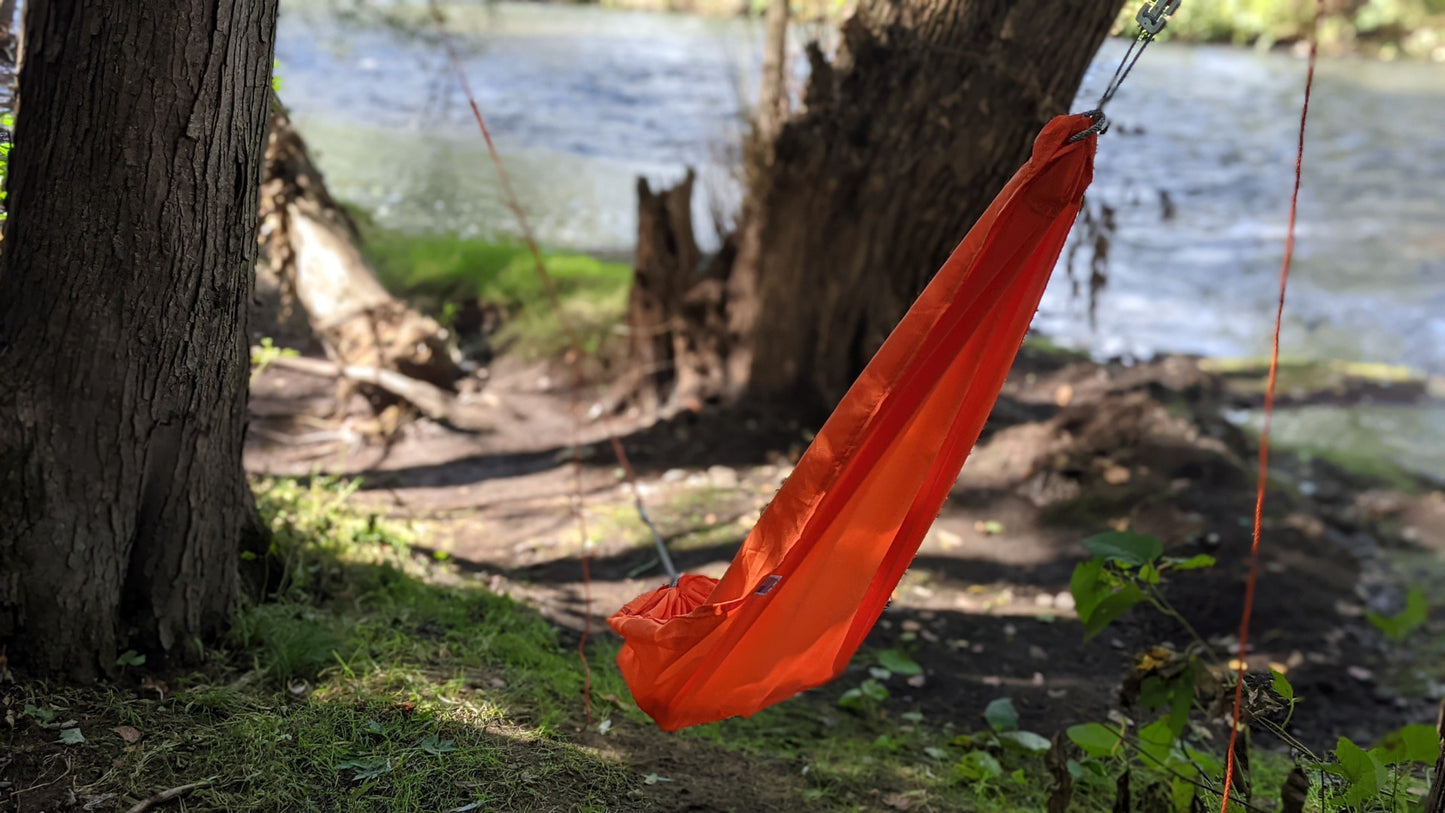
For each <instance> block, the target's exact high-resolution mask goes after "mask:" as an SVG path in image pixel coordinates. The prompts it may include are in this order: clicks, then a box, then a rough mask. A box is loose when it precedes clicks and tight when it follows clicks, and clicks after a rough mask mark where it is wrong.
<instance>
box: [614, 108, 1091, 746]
mask: <svg viewBox="0 0 1445 813" xmlns="http://www.w3.org/2000/svg"><path fill="white" fill-rule="evenodd" d="M1093 123H1094V121H1093V119H1092V118H1090V117H1089V116H1088V115H1074V116H1060V117H1058V118H1055V119H1054V120H1053V121H1051V122H1049V123H1048V124H1047V125H1046V126H1045V127H1044V129H1043V131H1042V132H1041V133H1040V134H1039V136H1038V138H1037V139H1036V140H1035V141H1034V148H1033V154H1032V156H1031V157H1030V158H1029V161H1028V163H1027V164H1025V165H1024V166H1023V168H1022V169H1020V170H1019V171H1018V173H1017V174H1016V175H1014V177H1013V179H1012V180H1011V181H1009V183H1008V185H1007V186H1006V187H1004V189H1003V191H1002V192H1000V193H999V195H998V197H997V198H995V200H994V202H993V203H992V205H990V206H989V208H988V211H987V212H985V213H984V215H983V217H982V218H980V220H979V221H978V223H977V224H975V225H974V227H973V229H972V230H970V231H969V233H968V236H967V237H965V238H964V240H963V242H962V243H961V244H959V246H958V248H957V249H955V250H954V252H953V255H952V256H950V257H949V258H948V261H947V262H946V263H944V265H943V268H942V269H940V270H939V272H938V274H937V275H936V276H935V277H934V279H933V280H932V281H931V282H930V283H929V285H928V287H927V288H926V289H925V290H924V292H923V294H922V295H921V296H920V297H919V298H918V300H917V301H916V302H915V303H914V305H913V307H912V308H910V309H909V311H908V314H907V315H906V316H904V318H903V321H902V322H900V323H899V325H898V327H897V328H895V329H894V331H893V333H892V334H891V335H890V336H889V337H888V340H887V341H886V342H885V343H884V344H883V347H882V348H881V349H879V351H878V353H877V355H875V356H874V358H873V360H872V361H871V362H869V364H868V366H867V368H866V369H864V371H863V373H862V375H860V376H859V378H858V380H857V381H856V382H854V384H853V386H852V387H851V388H850V389H849V391H848V393H847V395H845V396H844V398H843V400H842V402H841V403H840V404H839V405H838V407H837V409H835V410H834V412H833V415H832V416H831V417H830V418H829V419H828V421H827V423H826V424H824V426H823V428H822V430H821V431H820V432H819V433H818V436H817V437H816V438H815V439H814V440H813V443H812V445H811V446H810V447H809V448H808V451H807V452H806V453H805V454H804V455H803V457H802V459H801V460H799V461H798V465H797V467H796V468H795V469H794V471H793V473H792V475H791V476H790V477H789V478H788V480H787V482H785V483H784V484H783V486H782V488H781V489H780V490H779V491H778V494H777V496H776V497H775V498H774V499H773V501H772V503H771V504H770V505H769V506H768V508H767V510H766V511H764V512H763V515H762V517H761V518H760V519H759V520H758V523H757V526H756V527H754V528H753V531H752V533H751V534H749V536H748V538H747V540H746V541H745V542H744V543H743V546H742V548H741V549H740V550H739V551H738V554H737V556H736V557H735V558H734V559H733V561H732V564H731V565H730V566H729V567H728V570H727V572H726V573H725V574H724V575H723V578H722V580H721V581H719V580H716V579H712V578H709V577H707V576H700V575H695V574H686V575H684V576H683V577H682V578H681V580H680V581H679V582H678V583H677V585H676V586H667V587H662V588H659V589H657V590H654V591H652V592H650V593H647V594H645V595H643V596H640V597H638V598H637V599H634V600H633V601H632V602H630V603H628V604H627V605H626V606H625V607H623V608H622V609H621V610H619V611H618V612H617V613H616V614H615V615H613V616H612V617H611V618H610V619H609V621H608V623H609V624H610V625H611V626H612V628H613V629H614V630H616V631H617V632H618V634H620V635H621V636H622V637H623V638H624V639H625V643H624V645H623V647H622V651H621V652H620V653H619V654H618V656H617V662H618V665H619V666H620V667H621V669H622V674H623V676H624V677H625V678H626V680H627V685H628V686H629V687H630V688H631V690H632V694H633V697H634V698H635V699H636V701H637V704H638V706H639V707H641V708H642V710H643V711H645V712H647V713H648V714H649V715H651V716H652V718H653V719H654V720H656V721H657V724H658V726H660V727H661V728H662V729H664V730H667V731H676V730H678V729H680V728H685V727H687V726H692V725H699V724H702V723H708V722H712V721H714V720H721V719H724V718H727V717H732V716H736V715H743V716H748V715H751V714H753V713H755V712H757V711H760V710H762V709H764V708H766V707H768V706H770V705H772V704H774V703H778V702H780V701H783V700H786V699H788V698H790V697H792V696H794V695H796V694H798V693H799V692H802V691H804V690H806V689H810V688H813V687H815V686H819V685H821V684H823V683H826V682H828V681H830V680H832V679H833V678H835V677H837V676H838V675H839V674H841V673H842V671H843V669H844V668H845V667H846V666H847V664H848V660H849V659H850V658H851V657H852V656H853V653H854V652H855V651H856V650H857V649H858V647H859V645H860V644H862V642H863V639H864V637H865V636H866V635H867V634H868V631H869V630H870V629H871V628H872V626H873V624H874V622H876V621H877V620H878V616H879V615H880V614H882V612H883V609H884V607H885V606H886V605H887V603H888V600H889V597H890V595H891V594H892V593H893V590H894V588H895V587H897V585H898V581H899V579H901V578H902V577H903V572H904V571H905V570H906V569H907V568H908V566H909V564H910V563H911V562H912V560H913V557H914V554H916V553H917V552H918V548H919V545H921V544H922V542H923V537H924V535H925V534H926V533H927V532H928V529H929V526H931V525H932V523H933V520H934V519H935V518H936V517H937V516H938V512H939V510H940V509H941V508H942V507H943V503H944V500H945V499H947V497H948V494H949V492H950V491H951V490H952V488H953V485H954V483H955V481H956V480H957V479H958V473H959V471H960V470H961V469H962V468H963V462H964V459H965V458H967V457H968V453H969V451H970V450H971V449H972V448H973V445H974V443H975V442H976V441H977V440H978V436H979V433H980V432H981V431H982V429H983V425H984V421H985V420H986V419H987V418H988V414H989V412H990V411H991V410H992V409H993V405H994V401H995V400H997V398H998V394H999V391H1000V390H1001V389H1002V388H1003V383H1004V378H1005V377H1006V376H1007V375H1008V370H1009V367H1010V366H1012V364H1013V360H1014V356H1015V355H1016V354H1017V353H1018V349H1019V346H1020V345H1021V344H1022V343H1023V338H1024V334H1025V333H1026V332H1027V330H1028V326H1029V322H1030V321H1031V320H1032V319H1033V315H1034V311H1035V310H1036V309H1037V308H1038V303H1039V299H1040V297H1042V296H1043V292H1044V286H1045V284H1046V283H1047V282H1048V279H1049V274H1050V272H1051V271H1052V269H1053V267H1054V263H1055V262H1056V261H1057V260H1058V256H1059V252H1060V251H1061V250H1062V249H1063V245H1064V240H1065V238H1067V237H1068V234H1069V230H1070V229H1071V228H1072V227H1073V223H1074V219H1075V217H1076V216H1077V215H1078V212H1079V207H1080V205H1081V203H1082V201H1083V196H1084V190H1085V189H1086V188H1087V187H1088V185H1089V182H1090V180H1092V178H1093V165H1094V150H1095V147H1096V144H1097V139H1096V137H1095V136H1094V134H1093V133H1090V134H1089V135H1088V136H1087V137H1085V138H1082V139H1079V140H1077V141H1075V142H1073V143H1070V138H1071V137H1072V136H1073V135H1074V134H1076V133H1080V132H1082V131H1084V130H1086V129H1088V128H1089V127H1090V126H1091V125H1092V124H1093Z"/></svg>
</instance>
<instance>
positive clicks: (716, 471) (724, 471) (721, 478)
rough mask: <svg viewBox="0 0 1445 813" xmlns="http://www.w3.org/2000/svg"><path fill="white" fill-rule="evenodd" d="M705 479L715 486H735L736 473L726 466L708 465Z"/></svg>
mask: <svg viewBox="0 0 1445 813" xmlns="http://www.w3.org/2000/svg"><path fill="white" fill-rule="evenodd" d="M707 479H708V481H709V482H711V483H712V485H713V486H714V487H715V488H737V487H738V473H737V470H735V469H730V468H728V467H727V466H709V467H708V470H707Z"/></svg>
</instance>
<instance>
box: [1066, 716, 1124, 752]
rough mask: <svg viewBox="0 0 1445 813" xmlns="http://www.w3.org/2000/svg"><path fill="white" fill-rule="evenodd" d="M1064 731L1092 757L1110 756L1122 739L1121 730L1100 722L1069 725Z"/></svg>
mask: <svg viewBox="0 0 1445 813" xmlns="http://www.w3.org/2000/svg"><path fill="white" fill-rule="evenodd" d="M1064 733H1065V734H1067V735H1068V737H1069V739H1070V740H1073V742H1074V744H1075V745H1077V746H1079V747H1080V748H1082V749H1084V753H1086V754H1088V755H1089V756H1091V757H1106V756H1109V755H1110V754H1112V753H1114V749H1116V748H1118V747H1119V743H1120V741H1121V738H1120V736H1119V732H1117V731H1115V730H1114V729H1112V728H1109V727H1108V726H1104V725H1100V724H1099V723H1084V724H1083V725H1076V726H1069V729H1068V730H1067V731H1065V732H1064Z"/></svg>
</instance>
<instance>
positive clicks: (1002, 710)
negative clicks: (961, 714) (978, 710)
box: [983, 697, 1019, 732]
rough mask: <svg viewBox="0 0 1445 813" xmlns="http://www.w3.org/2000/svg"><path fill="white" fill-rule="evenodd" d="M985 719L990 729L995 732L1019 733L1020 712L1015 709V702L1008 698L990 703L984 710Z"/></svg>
mask: <svg viewBox="0 0 1445 813" xmlns="http://www.w3.org/2000/svg"><path fill="white" fill-rule="evenodd" d="M983 719H985V720H987V721H988V727H989V728H992V729H993V730H994V731H999V732H1004V731H1018V729H1019V713H1018V710H1017V709H1015V708H1014V701H1013V700H1012V699H1011V698H1008V697H1000V698H998V699H997V700H991V701H989V704H988V706H987V707H986V708H985V709H984V710H983Z"/></svg>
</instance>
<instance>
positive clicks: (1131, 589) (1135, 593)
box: [1080, 584, 1144, 641]
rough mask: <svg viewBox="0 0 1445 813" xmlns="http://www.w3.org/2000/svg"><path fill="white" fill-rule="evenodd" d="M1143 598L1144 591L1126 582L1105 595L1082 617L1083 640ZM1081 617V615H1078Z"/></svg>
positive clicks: (1092, 635) (1093, 634)
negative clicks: (1087, 615)
mask: <svg viewBox="0 0 1445 813" xmlns="http://www.w3.org/2000/svg"><path fill="white" fill-rule="evenodd" d="M1143 600H1144V591H1142V590H1140V589H1139V588H1138V587H1135V586H1134V585H1132V584H1126V585H1124V586H1122V587H1120V588H1118V589H1117V590H1116V591H1114V592H1113V593H1111V594H1109V595H1108V596H1105V597H1104V599H1103V600H1101V601H1100V602H1099V603H1098V604H1097V605H1095V606H1094V609H1093V611H1092V612H1090V613H1089V617H1088V618H1084V619H1083V621H1084V640H1085V641H1087V640H1089V639H1090V638H1093V637H1094V636H1095V635H1098V634H1099V633H1101V632H1103V631H1104V630H1105V628H1107V627H1108V626H1109V625H1110V624H1112V623H1114V621H1116V620H1117V619H1118V618H1119V616H1121V615H1123V614H1124V613H1127V612H1129V610H1131V609H1133V607H1134V605H1135V604H1138V603H1139V602H1141V601H1143ZM1080 617H1081V618H1082V616H1080Z"/></svg>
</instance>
